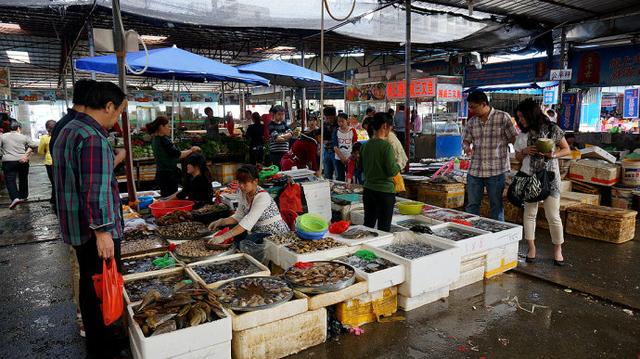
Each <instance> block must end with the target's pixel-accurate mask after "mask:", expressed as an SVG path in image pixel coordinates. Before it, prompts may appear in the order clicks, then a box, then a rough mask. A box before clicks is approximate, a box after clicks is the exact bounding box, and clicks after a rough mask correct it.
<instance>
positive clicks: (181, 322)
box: [133, 287, 227, 337]
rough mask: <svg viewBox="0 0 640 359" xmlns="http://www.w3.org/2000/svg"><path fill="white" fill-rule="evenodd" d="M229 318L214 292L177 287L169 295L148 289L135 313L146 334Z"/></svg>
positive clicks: (170, 330) (160, 332)
mask: <svg viewBox="0 0 640 359" xmlns="http://www.w3.org/2000/svg"><path fill="white" fill-rule="evenodd" d="M226 317H227V315H226V314H225V313H224V311H223V309H222V306H221V305H220V302H218V300H217V299H216V297H215V295H213V293H212V292H210V291H208V290H206V289H202V288H191V287H185V288H177V289H176V290H174V291H173V292H172V293H171V294H170V295H169V296H163V295H162V294H161V293H160V292H158V291H157V290H154V289H151V290H149V291H147V292H146V294H145V295H144V298H143V300H142V303H141V304H140V305H138V306H137V307H136V308H135V311H134V315H133V319H134V320H135V322H136V323H137V324H138V325H139V326H140V329H141V330H142V333H143V334H144V336H145V337H150V336H156V335H160V334H165V333H170V332H173V331H175V330H179V329H183V328H188V327H195V326H197V325H200V324H203V323H207V322H213V321H216V320H218V319H222V318H226Z"/></svg>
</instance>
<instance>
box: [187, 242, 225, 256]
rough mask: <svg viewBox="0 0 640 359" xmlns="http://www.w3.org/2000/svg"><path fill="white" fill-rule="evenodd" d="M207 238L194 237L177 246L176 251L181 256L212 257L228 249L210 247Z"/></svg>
mask: <svg viewBox="0 0 640 359" xmlns="http://www.w3.org/2000/svg"><path fill="white" fill-rule="evenodd" d="M206 245H207V242H206V240H205V239H193V240H190V241H186V242H184V243H181V244H178V245H177V246H176V251H175V253H176V254H177V255H179V256H181V257H189V258H200V257H212V256H216V255H218V254H221V253H224V252H226V251H227V250H226V249H225V250H219V249H208V248H207V247H206Z"/></svg>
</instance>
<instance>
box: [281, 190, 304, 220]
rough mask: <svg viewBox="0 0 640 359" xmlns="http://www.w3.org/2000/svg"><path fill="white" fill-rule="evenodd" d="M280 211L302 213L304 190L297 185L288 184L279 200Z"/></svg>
mask: <svg viewBox="0 0 640 359" xmlns="http://www.w3.org/2000/svg"><path fill="white" fill-rule="evenodd" d="M278 204H279V206H278V207H280V211H281V212H282V211H284V210H291V211H293V212H295V213H302V188H301V187H300V185H299V184H297V183H287V184H286V185H285V186H284V189H283V190H282V193H280V198H279V199H278Z"/></svg>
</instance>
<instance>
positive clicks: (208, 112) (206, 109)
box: [204, 107, 213, 116]
mask: <svg viewBox="0 0 640 359" xmlns="http://www.w3.org/2000/svg"><path fill="white" fill-rule="evenodd" d="M204 114H205V115H207V116H209V114H211V115H213V109H211V107H205V108H204Z"/></svg>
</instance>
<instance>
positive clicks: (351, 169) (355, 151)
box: [347, 142, 362, 184]
mask: <svg viewBox="0 0 640 359" xmlns="http://www.w3.org/2000/svg"><path fill="white" fill-rule="evenodd" d="M360 147H362V144H361V143H360V142H356V143H354V144H353V147H352V148H351V157H349V163H348V164H347V183H349V184H351V183H354V184H362V171H361V170H360V168H359V167H358V162H359V161H360Z"/></svg>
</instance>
